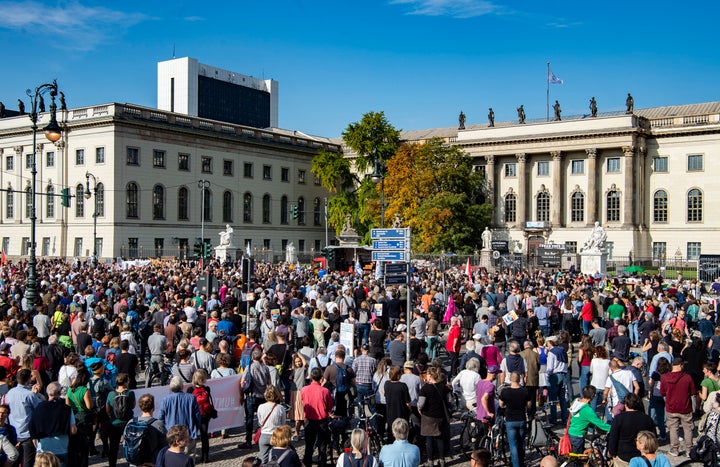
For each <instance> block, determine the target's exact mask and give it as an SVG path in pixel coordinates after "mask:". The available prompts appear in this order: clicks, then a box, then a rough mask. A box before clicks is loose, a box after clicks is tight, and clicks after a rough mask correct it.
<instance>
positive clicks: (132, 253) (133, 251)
mask: <svg viewBox="0 0 720 467" xmlns="http://www.w3.org/2000/svg"><path fill="white" fill-rule="evenodd" d="M128 256H129V257H130V258H137V257H138V239H137V237H133V238H128Z"/></svg>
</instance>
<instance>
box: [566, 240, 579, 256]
mask: <svg viewBox="0 0 720 467" xmlns="http://www.w3.org/2000/svg"><path fill="white" fill-rule="evenodd" d="M565 253H571V254H575V253H577V242H565Z"/></svg>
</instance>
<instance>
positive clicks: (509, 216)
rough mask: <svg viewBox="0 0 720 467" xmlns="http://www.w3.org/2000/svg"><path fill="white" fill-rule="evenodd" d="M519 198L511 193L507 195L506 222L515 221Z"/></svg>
mask: <svg viewBox="0 0 720 467" xmlns="http://www.w3.org/2000/svg"><path fill="white" fill-rule="evenodd" d="M516 205H517V198H516V196H515V195H514V194H512V193H510V194H509V195H507V196H506V197H505V222H515V219H516Z"/></svg>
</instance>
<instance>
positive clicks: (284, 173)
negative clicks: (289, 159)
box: [280, 167, 290, 182]
mask: <svg viewBox="0 0 720 467" xmlns="http://www.w3.org/2000/svg"><path fill="white" fill-rule="evenodd" d="M280 181H282V182H289V181H290V169H288V168H287V167H283V168H281V169H280Z"/></svg>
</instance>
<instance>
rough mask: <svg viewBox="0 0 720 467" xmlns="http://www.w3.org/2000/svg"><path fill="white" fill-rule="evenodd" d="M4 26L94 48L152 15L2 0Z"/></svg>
mask: <svg viewBox="0 0 720 467" xmlns="http://www.w3.org/2000/svg"><path fill="white" fill-rule="evenodd" d="M0 11H1V12H2V21H0V28H5V29H13V30H17V31H22V32H26V33H30V34H33V35H37V36H47V37H49V38H52V39H53V40H51V41H48V42H49V44H51V45H54V46H56V47H59V48H66V49H73V50H92V49H93V48H94V47H95V46H97V45H98V44H100V43H102V42H106V41H108V40H111V39H112V38H113V37H115V36H117V35H118V34H122V33H123V32H124V31H125V30H126V29H127V28H129V27H131V26H134V25H136V24H138V23H140V22H142V21H145V20H147V19H149V18H148V17H147V16H146V15H144V14H142V13H131V12H124V11H119V10H112V9H109V8H105V7H94V6H92V7H91V6H84V5H81V4H80V3H78V2H60V3H58V4H56V5H54V6H51V5H47V4H44V3H40V2H37V1H33V0H26V1H0Z"/></svg>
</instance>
